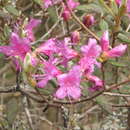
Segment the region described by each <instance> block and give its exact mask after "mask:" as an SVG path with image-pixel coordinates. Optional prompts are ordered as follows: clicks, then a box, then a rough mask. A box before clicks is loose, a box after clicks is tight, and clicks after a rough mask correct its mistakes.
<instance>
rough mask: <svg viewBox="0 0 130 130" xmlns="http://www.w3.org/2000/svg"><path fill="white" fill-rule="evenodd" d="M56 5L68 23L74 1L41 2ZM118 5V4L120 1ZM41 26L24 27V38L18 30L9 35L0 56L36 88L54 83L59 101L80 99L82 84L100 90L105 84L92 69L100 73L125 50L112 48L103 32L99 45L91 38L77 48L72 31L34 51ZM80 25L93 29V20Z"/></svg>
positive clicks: (76, 34) (77, 36)
mask: <svg viewBox="0 0 130 130" xmlns="http://www.w3.org/2000/svg"><path fill="white" fill-rule="evenodd" d="M128 2H129V0H128ZM58 3H62V5H63V12H62V17H63V18H64V20H68V19H70V17H71V13H70V9H71V10H74V9H75V8H76V7H77V6H78V5H79V3H78V2H75V1H73V0H67V2H66V3H63V1H62V0H44V7H45V8H48V7H50V6H53V5H55V4H58ZM117 3H118V4H120V1H117ZM86 20H87V21H86ZM40 23H41V21H40V20H38V19H31V20H30V21H29V23H28V24H26V25H24V27H23V30H22V33H24V34H19V28H17V29H16V31H14V32H12V33H11V36H10V44H9V45H5V46H0V52H1V53H4V54H5V55H6V56H8V57H10V58H11V59H12V61H13V62H14V63H15V65H16V69H17V70H19V71H21V72H25V73H29V76H32V78H33V79H34V80H35V81H36V86H37V87H40V88H44V87H47V85H48V82H49V81H50V80H55V81H56V84H57V89H56V92H55V94H54V96H55V97H57V98H59V99H63V98H65V97H68V98H72V99H79V98H80V96H81V95H82V90H84V87H83V86H82V85H81V83H82V82H88V83H90V84H91V86H90V90H91V91H96V90H99V89H103V82H104V81H103V80H102V79H100V78H99V77H98V76H96V75H95V74H94V72H95V69H100V68H101V67H102V63H103V62H106V61H107V60H108V59H110V58H116V57H120V56H122V55H123V54H124V53H125V51H126V48H127V46H126V45H123V44H120V45H117V46H116V47H114V48H111V46H110V42H109V33H108V30H106V31H105V32H103V35H102V36H101V38H100V41H98V43H99V44H98V43H97V40H96V39H94V38H89V39H88V42H86V43H85V44H84V45H81V44H78V43H79V42H80V39H81V38H80V33H79V32H78V31H74V32H72V33H71V36H70V37H65V38H64V39H62V40H59V39H57V38H50V39H48V40H46V41H45V42H43V43H41V44H40V45H39V46H37V47H35V45H31V42H34V41H35V36H34V32H33V29H34V28H35V27H36V26H38V25H39V24H40ZM83 23H84V25H86V26H87V27H90V26H92V25H93V24H94V17H93V16H91V15H87V16H85V17H84V19H83ZM34 48H35V49H34ZM30 68H35V70H37V71H32V69H30Z"/></svg>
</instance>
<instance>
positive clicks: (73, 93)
mask: <svg viewBox="0 0 130 130" xmlns="http://www.w3.org/2000/svg"><path fill="white" fill-rule="evenodd" d="M67 95H68V97H69V96H70V97H72V98H73V99H78V98H80V96H81V90H80V88H78V87H69V88H67Z"/></svg>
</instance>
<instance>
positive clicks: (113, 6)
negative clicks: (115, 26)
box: [111, 0, 118, 14]
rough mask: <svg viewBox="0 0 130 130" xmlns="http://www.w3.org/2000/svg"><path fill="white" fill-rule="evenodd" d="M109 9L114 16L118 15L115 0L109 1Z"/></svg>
mask: <svg viewBox="0 0 130 130" xmlns="http://www.w3.org/2000/svg"><path fill="white" fill-rule="evenodd" d="M111 8H112V10H113V11H114V14H118V7H117V3H116V1H115V0H112V1H111Z"/></svg>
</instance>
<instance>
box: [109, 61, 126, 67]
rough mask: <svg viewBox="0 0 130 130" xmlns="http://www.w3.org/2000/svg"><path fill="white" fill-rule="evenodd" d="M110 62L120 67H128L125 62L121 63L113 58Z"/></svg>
mask: <svg viewBox="0 0 130 130" xmlns="http://www.w3.org/2000/svg"><path fill="white" fill-rule="evenodd" d="M109 63H110V64H112V65H114V66H118V67H126V65H125V64H124V63H120V62H117V61H113V60H110V61H109Z"/></svg>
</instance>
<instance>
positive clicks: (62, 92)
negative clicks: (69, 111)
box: [55, 87, 67, 99]
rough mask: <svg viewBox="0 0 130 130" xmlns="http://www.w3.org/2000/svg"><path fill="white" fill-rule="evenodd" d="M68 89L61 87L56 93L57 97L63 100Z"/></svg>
mask: <svg viewBox="0 0 130 130" xmlns="http://www.w3.org/2000/svg"><path fill="white" fill-rule="evenodd" d="M65 90H66V89H65V88H63V87H60V88H59V89H58V90H57V91H56V94H55V96H56V97H57V98H59V99H63V98H65V97H66V96H67V93H66V91H65Z"/></svg>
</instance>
